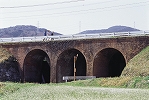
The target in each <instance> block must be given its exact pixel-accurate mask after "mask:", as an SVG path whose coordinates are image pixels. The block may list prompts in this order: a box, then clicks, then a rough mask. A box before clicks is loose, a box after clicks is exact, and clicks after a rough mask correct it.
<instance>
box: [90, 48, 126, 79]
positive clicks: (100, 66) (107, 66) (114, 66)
mask: <svg viewBox="0 0 149 100" xmlns="http://www.w3.org/2000/svg"><path fill="white" fill-rule="evenodd" d="M125 66H126V62H125V58H124V56H123V55H122V53H121V52H120V51H118V50H116V49H114V48H106V49H103V50H101V51H100V52H99V53H98V54H97V55H96V56H95V58H94V62H93V74H94V76H96V77H97V78H98V77H118V76H120V75H121V73H122V71H123V69H124V67H125Z"/></svg>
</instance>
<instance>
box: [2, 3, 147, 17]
mask: <svg viewBox="0 0 149 100" xmlns="http://www.w3.org/2000/svg"><path fill="white" fill-rule="evenodd" d="M148 2H149V1H146V2H139V3H131V4H124V5H117V6H110V7H103V8H92V9H86V10H75V11H68V12H59V13H52V14H42V15H41V14H38V15H30V16H18V17H5V18H21V17H34V16H36V17H37V16H38V17H39V16H52V15H62V14H71V13H80V12H88V11H96V10H102V11H104V10H107V9H110V10H112V9H113V8H119V7H127V6H130V7H138V6H144V5H147V4H146V3H148ZM138 4H144V5H138ZM130 7H129V8H130ZM127 8H128V7H127ZM119 9H124V8H119Z"/></svg>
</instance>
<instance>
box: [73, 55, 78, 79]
mask: <svg viewBox="0 0 149 100" xmlns="http://www.w3.org/2000/svg"><path fill="white" fill-rule="evenodd" d="M77 58H78V54H77V55H76V56H74V81H75V80H76V71H77V70H76V61H77Z"/></svg>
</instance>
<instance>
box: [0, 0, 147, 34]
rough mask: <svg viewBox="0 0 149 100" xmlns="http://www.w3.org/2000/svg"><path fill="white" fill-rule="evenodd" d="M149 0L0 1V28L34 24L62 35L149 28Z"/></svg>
mask: <svg viewBox="0 0 149 100" xmlns="http://www.w3.org/2000/svg"><path fill="white" fill-rule="evenodd" d="M148 5H149V0H0V29H1V28H7V27H13V26H16V25H33V26H36V27H39V28H46V29H48V30H50V31H54V32H58V33H61V34H64V35H69V34H76V33H79V32H82V31H85V30H98V29H106V28H109V27H111V26H115V25H122V26H129V27H133V28H137V29H140V30H149V6H148Z"/></svg>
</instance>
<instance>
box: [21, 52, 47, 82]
mask: <svg viewBox="0 0 149 100" xmlns="http://www.w3.org/2000/svg"><path fill="white" fill-rule="evenodd" d="M23 73H24V81H25V82H37V83H50V59H49V57H48V55H47V54H46V53H45V52H44V51H43V50H40V49H35V50H32V51H30V52H29V53H28V54H27V55H26V57H25V60H24V64H23Z"/></svg>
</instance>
